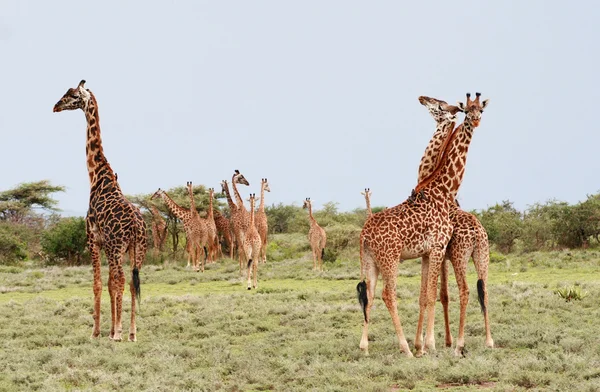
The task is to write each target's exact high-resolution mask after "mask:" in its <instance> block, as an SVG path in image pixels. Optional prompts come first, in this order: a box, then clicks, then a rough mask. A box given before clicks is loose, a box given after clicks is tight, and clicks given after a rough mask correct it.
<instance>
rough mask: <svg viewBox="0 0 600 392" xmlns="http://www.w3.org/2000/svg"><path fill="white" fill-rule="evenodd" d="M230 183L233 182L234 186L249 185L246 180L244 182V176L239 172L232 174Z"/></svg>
mask: <svg viewBox="0 0 600 392" xmlns="http://www.w3.org/2000/svg"><path fill="white" fill-rule="evenodd" d="M232 182H235V183H236V184H242V185H250V183H249V182H248V180H246V178H245V177H244V175H243V174H242V173H240V171H239V170H236V171H235V173H234V174H233V180H232Z"/></svg>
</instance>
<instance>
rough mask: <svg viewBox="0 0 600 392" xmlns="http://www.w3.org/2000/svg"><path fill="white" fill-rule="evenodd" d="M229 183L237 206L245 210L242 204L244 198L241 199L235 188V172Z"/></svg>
mask: <svg viewBox="0 0 600 392" xmlns="http://www.w3.org/2000/svg"><path fill="white" fill-rule="evenodd" d="M231 184H232V186H233V193H234V194H235V200H236V201H237V205H238V208H241V209H242V210H244V211H247V210H246V206H245V205H244V200H242V197H241V196H240V192H239V191H238V189H237V185H236V184H235V174H234V175H233V177H232V178H231Z"/></svg>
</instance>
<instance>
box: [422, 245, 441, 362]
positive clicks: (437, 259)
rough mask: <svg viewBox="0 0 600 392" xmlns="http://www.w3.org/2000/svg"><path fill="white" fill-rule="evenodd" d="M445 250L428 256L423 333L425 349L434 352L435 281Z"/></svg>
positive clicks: (436, 251)
mask: <svg viewBox="0 0 600 392" xmlns="http://www.w3.org/2000/svg"><path fill="white" fill-rule="evenodd" d="M444 254H445V248H442V249H435V250H433V251H432V252H431V253H430V254H429V273H428V274H427V275H428V277H427V331H426V333H425V347H426V348H427V349H428V350H430V351H435V335H434V326H435V302H436V300H437V281H438V275H439V274H440V269H441V267H442V261H443V259H444Z"/></svg>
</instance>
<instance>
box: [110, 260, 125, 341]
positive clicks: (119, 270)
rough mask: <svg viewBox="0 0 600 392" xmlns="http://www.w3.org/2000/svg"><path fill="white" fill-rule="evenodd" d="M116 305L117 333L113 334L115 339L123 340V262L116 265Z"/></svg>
mask: <svg viewBox="0 0 600 392" xmlns="http://www.w3.org/2000/svg"><path fill="white" fill-rule="evenodd" d="M114 286H115V307H116V310H117V312H116V313H117V314H116V317H115V334H114V336H113V340H115V341H119V342H120V341H121V340H122V339H123V337H122V336H123V319H122V315H123V292H124V289H125V273H124V272H123V266H122V264H120V263H119V264H118V265H117V266H116V276H115V282H114Z"/></svg>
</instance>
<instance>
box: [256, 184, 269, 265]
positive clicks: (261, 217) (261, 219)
mask: <svg viewBox="0 0 600 392" xmlns="http://www.w3.org/2000/svg"><path fill="white" fill-rule="evenodd" d="M265 191H267V192H271V188H269V182H268V181H267V179H266V178H262V179H261V180H260V205H259V207H258V211H256V213H255V216H254V222H255V223H256V229H257V230H258V234H260V240H261V241H262V244H261V247H260V259H262V262H263V263H266V262H267V235H268V234H269V223H268V221H267V214H266V213H265Z"/></svg>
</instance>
